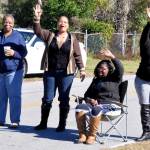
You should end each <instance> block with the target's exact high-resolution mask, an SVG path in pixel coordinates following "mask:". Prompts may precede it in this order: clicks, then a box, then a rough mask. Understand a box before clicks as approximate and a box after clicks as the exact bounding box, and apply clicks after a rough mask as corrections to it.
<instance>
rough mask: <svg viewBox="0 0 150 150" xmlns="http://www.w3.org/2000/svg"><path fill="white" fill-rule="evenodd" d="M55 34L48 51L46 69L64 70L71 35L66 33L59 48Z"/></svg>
mask: <svg viewBox="0 0 150 150" xmlns="http://www.w3.org/2000/svg"><path fill="white" fill-rule="evenodd" d="M56 35H57V33H56V34H55V36H54V38H53V39H52V42H51V44H50V46H49V51H48V71H55V70H66V68H67V65H68V62H69V54H70V47H71V35H70V34H68V37H67V39H66V41H65V42H64V43H63V44H62V46H61V47H60V48H59V47H58V44H57V39H56Z"/></svg>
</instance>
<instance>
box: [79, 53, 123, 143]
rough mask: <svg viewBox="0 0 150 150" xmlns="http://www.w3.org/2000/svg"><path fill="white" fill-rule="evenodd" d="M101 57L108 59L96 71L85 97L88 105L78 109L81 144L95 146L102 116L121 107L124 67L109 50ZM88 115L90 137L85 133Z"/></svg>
mask: <svg viewBox="0 0 150 150" xmlns="http://www.w3.org/2000/svg"><path fill="white" fill-rule="evenodd" d="M100 55H101V56H104V57H105V58H107V59H104V60H102V61H100V62H99V63H98V64H97V66H96V68H95V70H94V75H95V76H94V79H93V81H92V83H91V85H90V86H89V88H88V89H87V91H86V92H85V95H84V99H85V102H86V103H85V104H79V105H78V106H77V107H76V121H77V127H78V130H79V140H78V142H79V143H83V142H86V144H93V143H94V142H95V134H96V131H97V130H98V126H99V122H100V117H101V114H103V113H106V112H108V111H111V110H116V108H118V107H119V106H118V105H116V104H115V103H116V101H118V102H119V99H120V97H119V84H120V82H121V81H122V76H123V66H122V64H121V62H120V61H119V60H118V59H117V58H116V57H115V56H114V55H113V54H112V53H111V51H109V50H102V51H101V52H100ZM119 108H120V107H119ZM119 111H120V112H121V109H119ZM86 113H90V114H91V115H90V116H91V117H90V123H89V126H90V129H89V133H88V135H86V133H85V129H86V128H85V114H86Z"/></svg>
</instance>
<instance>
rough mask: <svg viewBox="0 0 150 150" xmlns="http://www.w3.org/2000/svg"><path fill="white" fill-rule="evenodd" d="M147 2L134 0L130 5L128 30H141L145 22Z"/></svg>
mask: <svg viewBox="0 0 150 150" xmlns="http://www.w3.org/2000/svg"><path fill="white" fill-rule="evenodd" d="M146 5H147V2H146V1H145V0H140V1H139V0H134V1H133V2H132V5H131V9H130V12H129V14H128V20H129V25H128V30H129V31H130V32H134V31H137V32H141V31H142V30H143V26H144V25H145V24H146V22H147V15H146V11H145V8H146Z"/></svg>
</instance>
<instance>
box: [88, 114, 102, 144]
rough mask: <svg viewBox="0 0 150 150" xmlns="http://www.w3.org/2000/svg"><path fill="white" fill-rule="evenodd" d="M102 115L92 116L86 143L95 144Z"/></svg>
mask: <svg viewBox="0 0 150 150" xmlns="http://www.w3.org/2000/svg"><path fill="white" fill-rule="evenodd" d="M100 118H101V117H100V116H98V117H97V116H96V117H91V118H90V124H89V133H88V137H87V140H86V144H94V142H95V140H96V133H97V131H98V127H99V123H100Z"/></svg>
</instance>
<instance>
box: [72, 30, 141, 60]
mask: <svg viewBox="0 0 150 150" xmlns="http://www.w3.org/2000/svg"><path fill="white" fill-rule="evenodd" d="M74 33H75V34H76V36H77V39H78V40H79V41H81V42H83V43H84V44H85V47H86V50H87V52H93V53H95V52H97V51H99V50H101V49H103V48H109V49H111V50H112V51H113V52H114V53H117V54H119V55H122V56H124V57H125V56H126V57H128V58H130V57H133V56H136V55H138V54H139V40H140V34H136V33H133V34H124V33H113V34H112V37H111V39H110V40H107V39H106V38H105V36H104V35H103V34H102V33H94V34H87V33H80V32H74Z"/></svg>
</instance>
